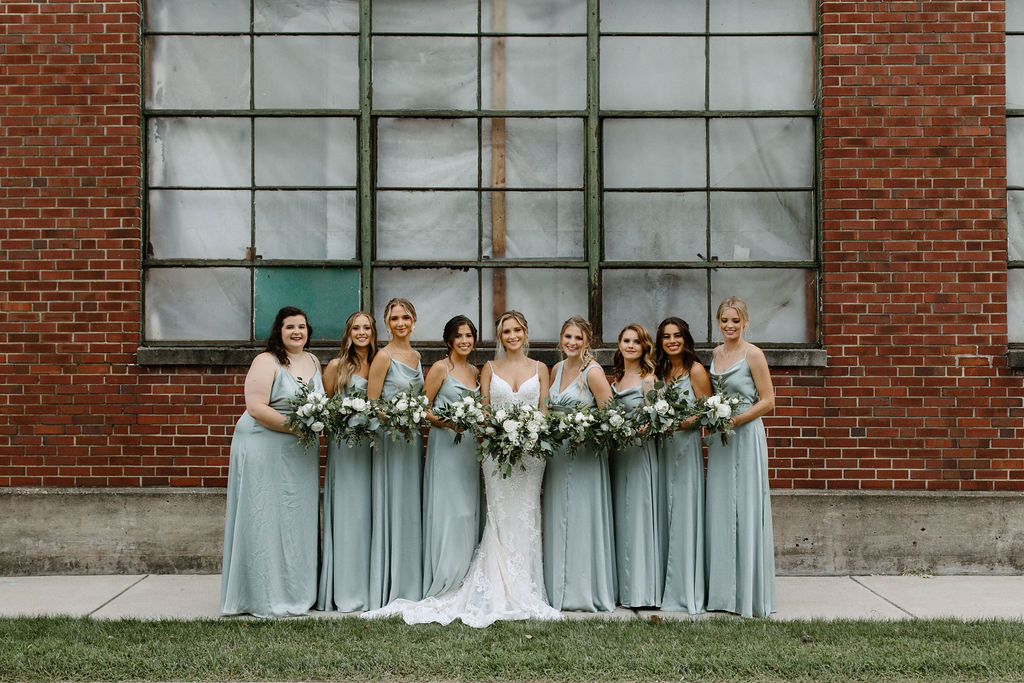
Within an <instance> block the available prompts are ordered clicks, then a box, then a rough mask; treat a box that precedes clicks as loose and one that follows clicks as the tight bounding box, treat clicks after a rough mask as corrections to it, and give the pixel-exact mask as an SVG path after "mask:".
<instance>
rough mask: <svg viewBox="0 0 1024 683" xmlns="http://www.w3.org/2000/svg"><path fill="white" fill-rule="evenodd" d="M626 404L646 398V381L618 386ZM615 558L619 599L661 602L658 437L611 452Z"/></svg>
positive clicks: (637, 604) (630, 603) (641, 603)
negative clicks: (656, 446)
mask: <svg viewBox="0 0 1024 683" xmlns="http://www.w3.org/2000/svg"><path fill="white" fill-rule="evenodd" d="M612 392H613V393H614V395H615V398H617V399H619V400H620V401H622V402H623V403H624V404H625V405H626V407H629V408H634V407H636V406H639V405H642V404H643V402H644V389H643V385H639V386H635V387H633V388H632V389H627V390H625V391H622V392H620V391H618V390H617V389H616V388H615V385H614V384H612ZM611 473H612V505H613V509H614V517H615V562H616V571H617V574H618V581H619V603H620V604H621V605H622V606H624V607H660V606H661V594H662V592H663V590H664V588H665V585H664V584H665V574H664V566H665V563H664V561H663V560H662V557H661V514H660V508H661V506H660V505H659V504H658V486H659V470H658V458H657V454H656V452H655V448H654V443H653V442H651V441H647V442H645V443H644V444H643V445H641V446H627V447H625V448H621V449H616V450H615V451H614V452H613V453H612V455H611Z"/></svg>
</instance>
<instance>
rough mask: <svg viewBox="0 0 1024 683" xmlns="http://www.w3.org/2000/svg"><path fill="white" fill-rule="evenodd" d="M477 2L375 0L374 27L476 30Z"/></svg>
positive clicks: (404, 30)
mask: <svg viewBox="0 0 1024 683" xmlns="http://www.w3.org/2000/svg"><path fill="white" fill-rule="evenodd" d="M484 1H485V2H489V1H490V0H484ZM476 2H477V0H373V2H372V3H371V5H372V6H373V30H374V32H375V33H418V32H425V33H476Z"/></svg>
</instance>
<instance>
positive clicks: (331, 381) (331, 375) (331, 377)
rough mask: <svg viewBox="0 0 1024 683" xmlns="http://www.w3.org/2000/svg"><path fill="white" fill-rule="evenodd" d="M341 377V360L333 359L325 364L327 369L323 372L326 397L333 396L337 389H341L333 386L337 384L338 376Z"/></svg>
mask: <svg viewBox="0 0 1024 683" xmlns="http://www.w3.org/2000/svg"><path fill="white" fill-rule="evenodd" d="M339 375H341V359H340V358H334V359H333V360H331V361H330V362H329V363H327V368H326V369H325V370H324V392H325V393H326V394H327V395H328V396H334V393H335V391H336V390H337V389H341V387H339V386H335V385H336V384H337V383H338V376H339Z"/></svg>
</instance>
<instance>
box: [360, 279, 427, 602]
mask: <svg viewBox="0 0 1024 683" xmlns="http://www.w3.org/2000/svg"><path fill="white" fill-rule="evenodd" d="M384 324H385V325H386V326H387V328H388V331H389V332H390V333H391V341H390V342H388V344H387V346H385V347H384V348H383V349H381V350H380V351H378V352H377V354H376V355H375V356H374V358H373V362H372V363H371V364H370V375H369V378H368V380H367V383H366V395H367V396H369V397H370V398H384V399H388V398H391V397H393V396H395V395H396V394H398V393H400V392H402V391H410V390H411V391H416V392H418V391H420V390H421V389H423V370H422V369H421V367H420V354H419V352H417V351H416V350H414V349H413V348H412V345H411V344H410V343H409V339H410V337H411V336H412V330H413V327H414V326H415V324H416V309H415V308H413V305H412V304H411V303H410V302H409V301H408V300H407V299H392V300H391V301H389V302H388V303H387V304H386V305H385V306H384ZM422 480H423V436H422V435H421V434H420V433H419V432H417V433H416V434H414V435H413V441H412V443H407V442H405V441H401V440H399V441H395V440H394V439H392V438H391V437H389V436H384V435H383V434H382V435H381V436H380V437H379V438H378V439H377V443H376V446H375V447H374V452H373V464H372V473H371V482H372V484H371V494H370V495H371V499H372V501H373V503H372V506H373V512H372V514H371V525H372V531H371V533H370V604H369V608H370V609H377V608H379V607H383V606H384V605H387V604H388V603H390V602H391V601H392V600H394V599H396V598H405V599H406V600H419V599H420V598H421V597H423V596H422V593H423V535H422V534H423V530H422V523H423V522H422V516H421V508H420V505H421V502H420V501H421V484H422Z"/></svg>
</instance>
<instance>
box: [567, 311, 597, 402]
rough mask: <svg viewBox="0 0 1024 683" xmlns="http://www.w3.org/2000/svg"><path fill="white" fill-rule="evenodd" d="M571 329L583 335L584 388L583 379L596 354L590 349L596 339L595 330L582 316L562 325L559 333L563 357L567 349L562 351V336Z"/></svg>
mask: <svg viewBox="0 0 1024 683" xmlns="http://www.w3.org/2000/svg"><path fill="white" fill-rule="evenodd" d="M570 327H578V328H580V332H582V333H583V344H584V346H583V350H582V351H581V352H580V376H579V381H580V386H581V387H582V386H583V377H584V376H585V375H586V370H587V367H589V366H590V364H591V363H592V362H594V352H593V350H592V349H591V348H590V341H591V340H592V339H593V338H594V328H593V326H592V325H591V324H590V322H589V321H588V320H587V319H586V318H584V317H583V316H581V315H574V316H572V317H571V318H569V319H568V320H566V321H565V322H564V323H562V329H561V330H559V332H558V348H559V350H561V351H562V355H563V356H564V355H565V349H562V335H563V334H565V331H566V330H567V329H569V328H570Z"/></svg>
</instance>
